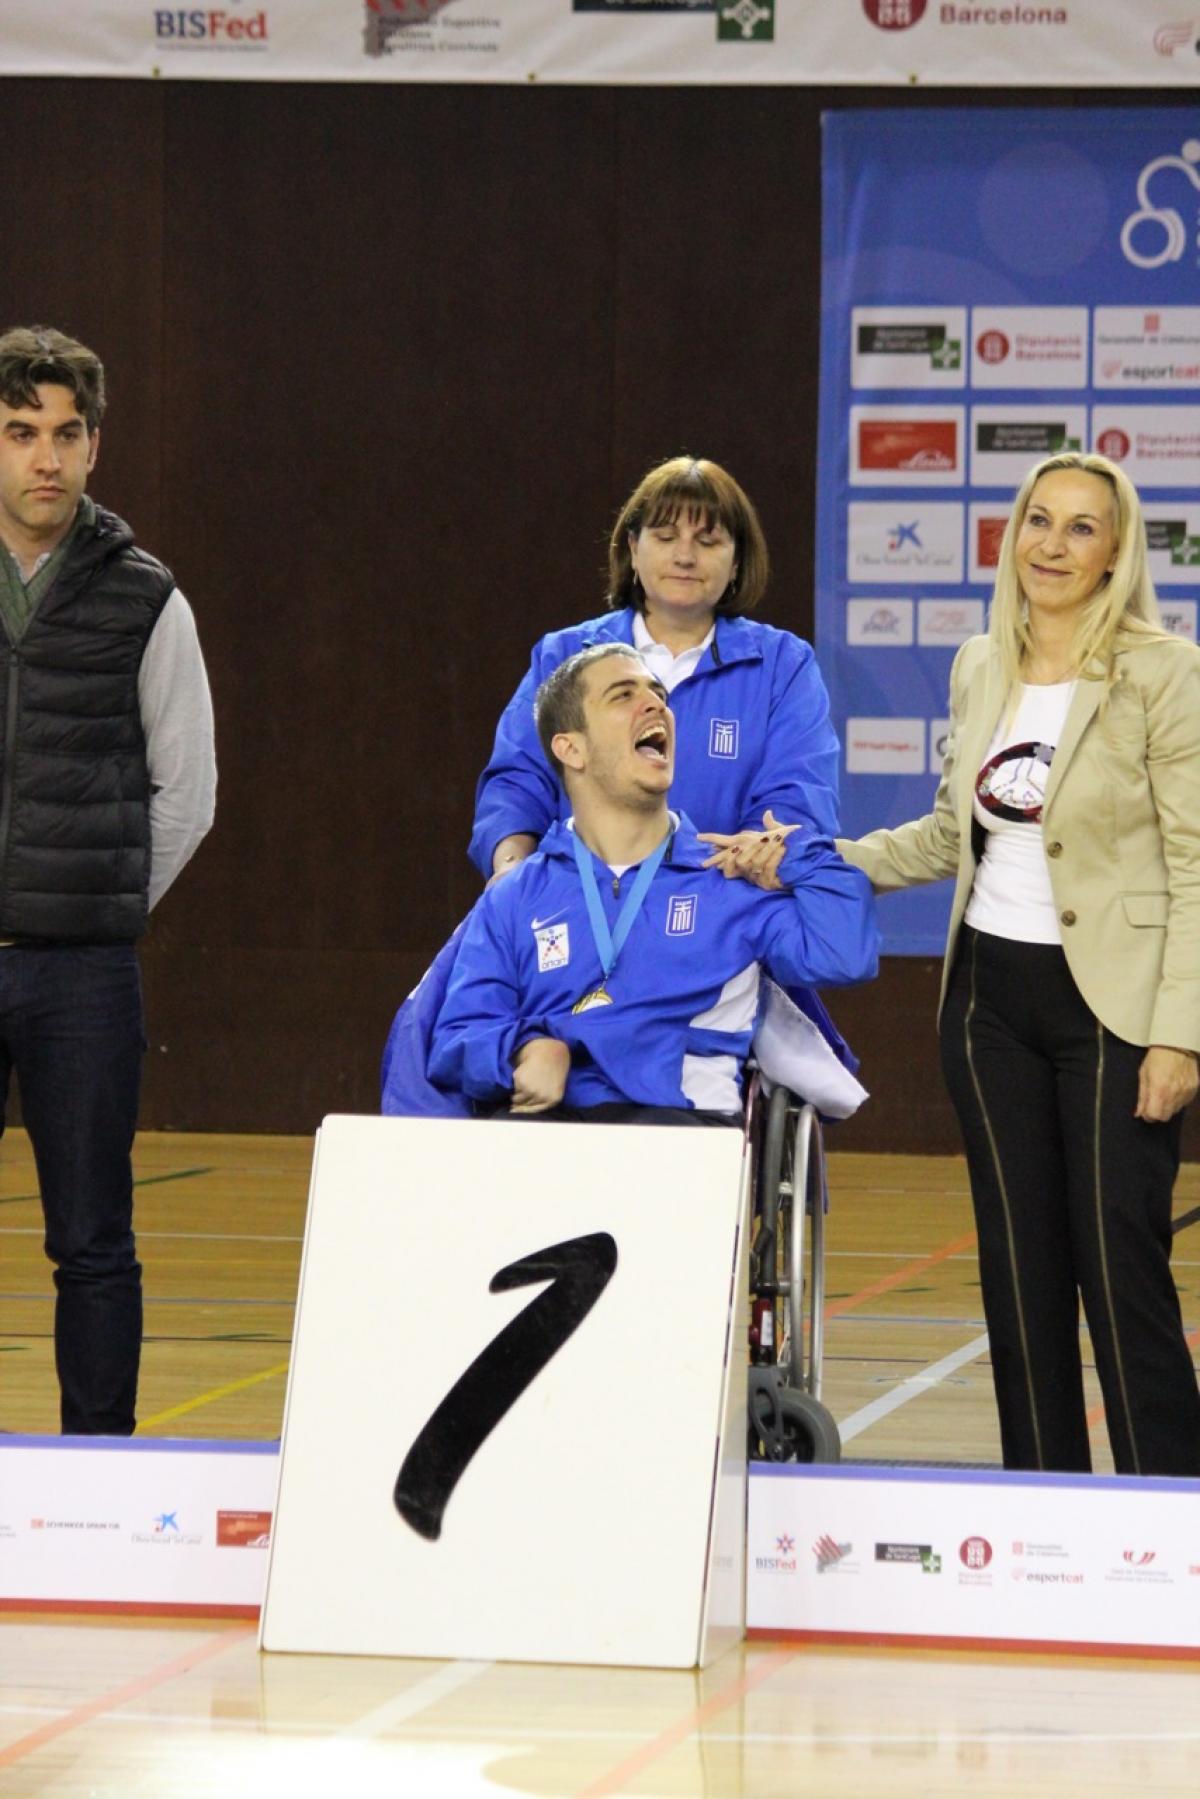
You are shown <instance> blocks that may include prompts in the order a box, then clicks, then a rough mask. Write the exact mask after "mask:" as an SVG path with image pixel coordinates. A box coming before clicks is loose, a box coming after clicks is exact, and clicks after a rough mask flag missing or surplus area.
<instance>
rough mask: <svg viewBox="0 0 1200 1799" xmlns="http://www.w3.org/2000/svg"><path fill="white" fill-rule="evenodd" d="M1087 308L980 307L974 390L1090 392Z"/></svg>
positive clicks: (974, 327)
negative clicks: (1032, 388) (1060, 389)
mask: <svg viewBox="0 0 1200 1799" xmlns="http://www.w3.org/2000/svg"><path fill="white" fill-rule="evenodd" d="M1087 359H1088V310H1087V307H1086V306H975V307H973V308H972V311H971V385H972V386H973V387H1036V388H1047V387H1049V388H1055V387H1062V388H1080V387H1086V386H1087Z"/></svg>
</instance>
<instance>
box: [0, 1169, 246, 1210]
mask: <svg viewBox="0 0 1200 1799" xmlns="http://www.w3.org/2000/svg"><path fill="white" fill-rule="evenodd" d="M215 1172H216V1170H215V1168H212V1167H209V1168H177V1169H175V1170H174V1171H173V1172H172V1173H171V1174H143V1175H142V1176H141V1177H140V1179H137V1180H135V1181H134V1183H133V1185H134V1187H135V1189H136V1188H138V1187H158V1186H161V1185H162V1183H163V1182H164V1181H189V1180H191V1179H192V1177H193V1176H194V1175H197V1174H214V1173H215ZM41 1197H42V1195H41V1192H40V1191H38V1192H36V1193H10V1194H8V1195H7V1196H6V1197H5V1198H3V1199H0V1206H19V1205H25V1204H26V1203H27V1202H28V1201H29V1200H31V1199H40V1198H41Z"/></svg>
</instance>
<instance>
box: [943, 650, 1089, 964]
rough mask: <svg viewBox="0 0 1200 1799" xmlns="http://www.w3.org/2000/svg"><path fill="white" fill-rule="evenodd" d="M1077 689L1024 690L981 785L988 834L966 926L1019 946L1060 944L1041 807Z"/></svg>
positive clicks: (979, 809)
mask: <svg viewBox="0 0 1200 1799" xmlns="http://www.w3.org/2000/svg"><path fill="white" fill-rule="evenodd" d="M1074 692H1075V683H1074V681H1057V682H1055V683H1054V685H1053V686H1049V687H1031V686H1029V685H1028V684H1025V683H1023V684H1022V687H1021V698H1020V702H1019V704H1018V706H1017V709H1016V712H1015V713H1014V714H1013V716H1012V718H1011V719H1009V720H1008V722H1007V723H1005V722H1004V721H1003V720H1002V721H1001V723H1000V725H999V726H998V728H997V731H996V735H995V736H994V737H993V738H992V741H991V743H990V744H989V746H988V752H987V755H986V756H985V757H984V760H983V766H982V767H981V768H980V770H979V773H978V775H977V776H976V779H975V794H974V799H973V802H972V806H973V811H974V815H975V818H976V819H977V821H978V822H979V823H980V824H981V825H982V826H983V828H984V830H985V831H986V833H987V846H986V850H985V853H984V856H983V860H982V861H981V862H980V864H979V867H978V868H977V869H976V871H975V885H974V887H973V888H972V889H971V897H970V899H969V900H968V902H967V910H966V922H967V923H968V924H969V925H970V926H971V927H972V928H973V929H974V930H976V931H987V932H988V933H989V934H990V935H991V936H993V937H1009V938H1012V939H1014V940H1015V941H1016V942H1018V943H1061V942H1062V931H1061V930H1060V928H1059V923H1058V911H1057V909H1056V907H1055V904H1054V893H1053V890H1052V888H1051V886H1050V870H1049V869H1048V868H1047V866H1046V852H1045V850H1044V849H1043V847H1042V806H1043V804H1044V802H1045V798H1046V782H1047V780H1048V779H1049V775H1050V764H1051V762H1052V761H1053V759H1054V751H1055V749H1056V747H1057V745H1058V741H1059V738H1060V737H1061V736H1062V730H1063V725H1064V724H1065V722H1066V717H1067V711H1068V709H1069V707H1070V704H1071V696H1072V694H1073V693H1074Z"/></svg>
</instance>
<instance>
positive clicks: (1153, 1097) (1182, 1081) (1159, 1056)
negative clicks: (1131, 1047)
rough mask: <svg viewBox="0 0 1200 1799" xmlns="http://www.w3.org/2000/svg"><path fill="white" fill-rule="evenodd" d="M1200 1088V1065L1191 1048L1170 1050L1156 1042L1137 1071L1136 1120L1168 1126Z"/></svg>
mask: <svg viewBox="0 0 1200 1799" xmlns="http://www.w3.org/2000/svg"><path fill="white" fill-rule="evenodd" d="M1198 1088H1200V1064H1198V1063H1197V1059H1196V1056H1195V1055H1194V1053H1193V1052H1192V1051H1191V1050H1190V1049H1169V1048H1168V1047H1167V1046H1166V1045H1165V1044H1162V1043H1153V1044H1151V1046H1150V1048H1149V1049H1148V1050H1147V1051H1146V1053H1145V1055H1144V1056H1143V1057H1142V1066H1141V1068H1140V1070H1139V1071H1138V1103H1137V1110H1136V1111H1135V1112H1134V1117H1135V1118H1141V1119H1143V1120H1144V1121H1145V1122H1146V1123H1147V1124H1166V1122H1167V1120H1168V1119H1169V1118H1174V1116H1175V1114H1176V1112H1181V1111H1182V1110H1183V1108H1184V1106H1186V1105H1189V1104H1190V1103H1191V1101H1192V1100H1193V1099H1195V1097H1196V1092H1197V1089H1198Z"/></svg>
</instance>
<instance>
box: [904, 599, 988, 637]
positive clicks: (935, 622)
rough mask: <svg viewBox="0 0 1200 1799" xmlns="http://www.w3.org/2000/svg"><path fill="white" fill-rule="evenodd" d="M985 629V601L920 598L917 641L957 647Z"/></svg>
mask: <svg viewBox="0 0 1200 1799" xmlns="http://www.w3.org/2000/svg"><path fill="white" fill-rule="evenodd" d="M983 628H984V616H983V601H982V600H959V599H949V598H947V599H944V600H940V599H939V600H918V601H917V642H918V643H919V644H921V645H922V646H923V647H924V648H926V649H935V648H937V646H938V645H939V644H940V645H942V646H943V647H945V648H947V649H957V647H958V645H959V644H960V643H966V641H967V639H968V637H978V636H979V634H980V632H981V631H982V630H983Z"/></svg>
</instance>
